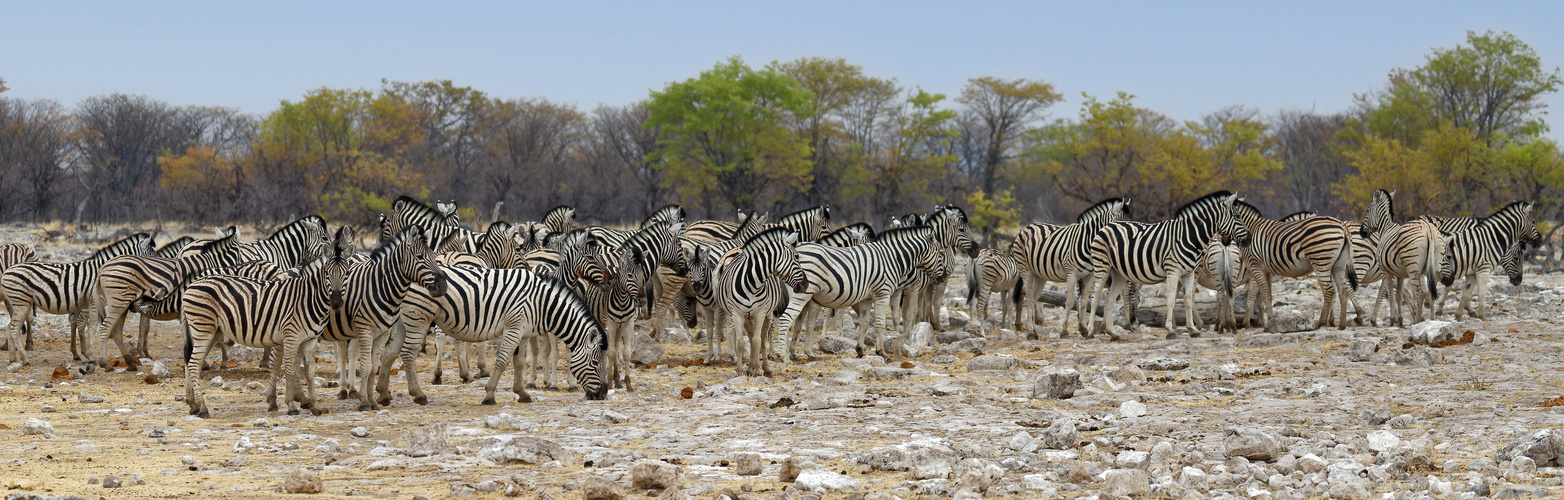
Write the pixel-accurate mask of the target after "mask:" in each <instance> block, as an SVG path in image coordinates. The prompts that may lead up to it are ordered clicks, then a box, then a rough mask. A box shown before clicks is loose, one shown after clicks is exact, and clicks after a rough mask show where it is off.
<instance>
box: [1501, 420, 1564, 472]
mask: <svg viewBox="0 0 1564 500" xmlns="http://www.w3.org/2000/svg"><path fill="white" fill-rule="evenodd" d="M1493 456H1494V459H1495V460H1499V461H1504V460H1514V459H1515V458H1516V457H1528V458H1531V459H1532V461H1534V462H1536V465H1537V467H1558V466H1560V465H1564V433H1560V432H1559V431H1558V430H1555V429H1543V430H1540V431H1537V432H1533V433H1531V434H1529V435H1526V436H1523V437H1521V438H1520V439H1517V440H1515V441H1511V442H1510V443H1509V444H1506V445H1504V446H1503V447H1500V448H1499V451H1497V452H1494V454H1493Z"/></svg>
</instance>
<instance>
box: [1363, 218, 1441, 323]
mask: <svg viewBox="0 0 1564 500" xmlns="http://www.w3.org/2000/svg"><path fill="white" fill-rule="evenodd" d="M1394 200H1395V193H1391V192H1387V191H1385V190H1383V189H1380V190H1376V191H1374V198H1373V200H1372V201H1371V202H1369V208H1368V217H1367V218H1365V219H1364V220H1363V228H1362V231H1363V236H1364V237H1368V236H1369V235H1371V234H1376V233H1377V234H1379V235H1380V236H1379V244H1378V245H1376V246H1375V248H1374V261H1375V262H1377V263H1378V264H1379V267H1380V270H1381V272H1383V273H1384V274H1383V275H1384V278H1385V283H1383V284H1381V285H1380V287H1382V288H1383V287H1385V286H1389V287H1391V290H1390V291H1391V293H1392V294H1393V298H1392V299H1391V301H1390V314H1391V323H1392V324H1395V325H1396V326H1401V325H1403V324H1404V323H1403V321H1404V320H1405V318H1404V317H1403V315H1402V313H1401V303H1402V302H1403V301H1405V302H1406V304H1407V306H1408V307H1410V308H1411V309H1412V322H1413V323H1420V322H1422V321H1423V306H1424V305H1425V304H1427V305H1429V306H1432V305H1433V303H1432V301H1431V300H1428V299H1436V300H1437V299H1438V298H1439V285H1438V283H1436V282H1435V279H1437V278H1438V276H1439V266H1440V264H1441V262H1442V261H1444V249H1445V242H1444V241H1443V237H1441V236H1440V235H1439V228H1438V227H1437V226H1435V225H1434V223H1433V222H1429V221H1426V220H1421V219H1417V220H1412V221H1410V222H1407V223H1406V224H1397V223H1396V222H1395V207H1394V203H1395V201H1394ZM1425 281H1426V282H1427V288H1426V289H1425V288H1424V282H1425ZM1405 286H1410V287H1411V288H1412V291H1411V294H1410V295H1411V296H1410V297H1408V296H1407V295H1408V294H1407V293H1406V292H1405V290H1404V288H1405ZM1430 309H1431V308H1430ZM1429 312H1430V313H1432V312H1433V311H1432V310H1430V311H1429Z"/></svg>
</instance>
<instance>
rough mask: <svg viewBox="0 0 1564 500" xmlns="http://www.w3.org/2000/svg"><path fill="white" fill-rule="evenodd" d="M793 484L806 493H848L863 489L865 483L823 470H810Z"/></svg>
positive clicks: (803, 473) (829, 470)
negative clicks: (819, 491) (820, 491)
mask: <svg viewBox="0 0 1564 500" xmlns="http://www.w3.org/2000/svg"><path fill="white" fill-rule="evenodd" d="M793 484H796V485H798V487H799V488H802V489H803V490H805V491H810V490H821V489H823V490H826V491H847V490H856V489H859V488H862V487H863V483H862V482H861V481H859V480H857V479H853V478H851V477H848V476H844V475H841V474H837V473H836V472H835V471H832V470H831V469H823V468H815V469H809V470H806V471H804V472H802V473H800V474H799V475H798V479H796V480H794V481H793Z"/></svg>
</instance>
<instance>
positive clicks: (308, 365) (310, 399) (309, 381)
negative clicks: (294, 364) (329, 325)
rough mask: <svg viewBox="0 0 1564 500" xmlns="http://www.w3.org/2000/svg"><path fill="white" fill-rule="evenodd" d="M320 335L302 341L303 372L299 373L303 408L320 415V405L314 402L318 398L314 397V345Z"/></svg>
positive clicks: (316, 344)
mask: <svg viewBox="0 0 1564 500" xmlns="http://www.w3.org/2000/svg"><path fill="white" fill-rule="evenodd" d="M319 341H320V337H311V338H310V339H309V340H308V341H306V342H304V352H303V353H301V354H300V356H301V357H303V358H304V373H302V374H300V375H299V381H300V382H302V383H303V384H304V389H305V400H304V401H302V402H301V403H303V406H304V409H306V410H309V411H310V414H311V415H314V416H317V417H318V416H320V407H319V405H317V404H316V403H317V402H319V401H320V400H319V399H317V398H316V397H315V347H317V346H318V345H319V343H320V342H319Z"/></svg>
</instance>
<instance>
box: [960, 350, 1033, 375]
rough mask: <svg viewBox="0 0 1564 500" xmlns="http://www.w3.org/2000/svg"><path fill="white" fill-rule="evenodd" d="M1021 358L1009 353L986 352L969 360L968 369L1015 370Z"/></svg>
mask: <svg viewBox="0 0 1564 500" xmlns="http://www.w3.org/2000/svg"><path fill="white" fill-rule="evenodd" d="M1020 364H1021V360H1019V359H1016V357H1015V356H1012V355H1009V354H984V355H982V356H978V357H975V358H972V359H969V360H967V371H974V372H975V371H1009V370H1014V369H1015V368H1016V366H1017V365H1020Z"/></svg>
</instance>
